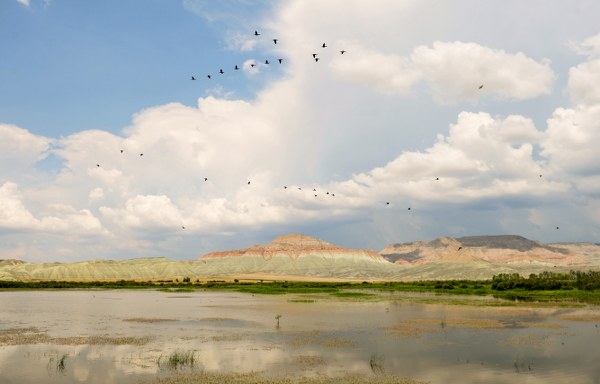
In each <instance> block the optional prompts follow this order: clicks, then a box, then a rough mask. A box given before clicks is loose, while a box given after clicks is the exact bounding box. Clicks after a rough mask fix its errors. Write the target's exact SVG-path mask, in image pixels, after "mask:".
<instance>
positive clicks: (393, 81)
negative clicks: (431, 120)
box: [331, 41, 554, 103]
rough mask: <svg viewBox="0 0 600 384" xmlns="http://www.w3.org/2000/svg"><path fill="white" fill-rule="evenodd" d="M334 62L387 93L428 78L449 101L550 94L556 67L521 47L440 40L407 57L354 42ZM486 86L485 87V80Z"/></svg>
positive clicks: (438, 96) (435, 90) (442, 98)
mask: <svg viewBox="0 0 600 384" xmlns="http://www.w3.org/2000/svg"><path fill="white" fill-rule="evenodd" d="M349 50H350V51H351V52H352V54H350V55H346V56H345V57H344V55H340V56H339V57H337V58H336V59H335V60H334V61H333V62H332V64H331V67H332V69H333V71H334V72H336V73H337V74H338V75H340V76H343V77H345V78H347V79H350V80H352V81H357V82H361V83H362V84H365V85H369V86H371V87H374V88H376V89H378V90H380V91H383V92H387V93H408V92H410V91H411V90H412V89H413V88H414V86H415V84H417V83H418V82H419V81H424V82H426V83H427V84H428V85H429V87H430V88H431V90H432V92H433V94H434V97H435V98H436V99H437V100H439V101H442V102H445V103H452V102H456V101H461V100H473V99H476V98H478V97H480V96H481V95H493V96H495V97H498V98H501V99H509V100H524V99H530V98H533V97H537V96H539V95H542V94H548V93H550V91H551V88H552V82H553V80H554V73H553V71H552V69H551V68H550V65H549V62H548V61H543V62H541V63H539V62H536V61H535V60H533V59H531V58H528V57H527V56H525V54H523V53H522V52H518V53H515V54H510V53H507V52H505V51H504V50H494V49H491V48H488V47H485V46H482V45H479V44H476V43H463V42H460V41H456V42H440V41H436V42H434V43H433V44H432V45H431V46H424V45H421V46H418V47H416V48H415V49H414V50H413V52H412V53H411V54H410V55H409V56H408V57H403V56H401V55H396V54H382V53H380V52H376V51H373V50H370V49H366V48H363V47H360V46H356V45H355V46H351V47H350V48H349ZM482 85H483V88H481V89H480V86H482Z"/></svg>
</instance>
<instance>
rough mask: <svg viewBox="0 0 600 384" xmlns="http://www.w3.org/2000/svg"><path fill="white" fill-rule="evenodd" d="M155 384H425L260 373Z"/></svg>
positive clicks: (185, 377) (400, 379)
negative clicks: (278, 375) (275, 375)
mask: <svg viewBox="0 0 600 384" xmlns="http://www.w3.org/2000/svg"><path fill="white" fill-rule="evenodd" d="M152 383H153V384H208V383H210V384H213V383H214V384H216V383H219V384H220V383H223V384H425V383H426V382H423V381H416V380H413V379H409V378H404V377H401V376H396V375H376V376H362V375H345V376H338V377H328V376H318V377H273V376H271V377H269V376H265V375H263V374H261V373H258V372H251V373H213V372H194V373H192V374H188V375H173V376H170V377H164V378H159V379H157V380H156V381H154V382H152Z"/></svg>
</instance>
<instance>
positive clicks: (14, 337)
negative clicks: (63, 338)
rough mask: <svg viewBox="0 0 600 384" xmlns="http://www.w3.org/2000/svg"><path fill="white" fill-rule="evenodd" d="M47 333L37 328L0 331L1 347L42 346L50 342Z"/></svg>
mask: <svg viewBox="0 0 600 384" xmlns="http://www.w3.org/2000/svg"><path fill="white" fill-rule="evenodd" d="M50 340H51V338H50V336H48V334H47V333H46V332H42V331H40V330H39V329H38V328H35V327H27V328H8V329H2V330H0V345H22V344H41V343H48V342H50Z"/></svg>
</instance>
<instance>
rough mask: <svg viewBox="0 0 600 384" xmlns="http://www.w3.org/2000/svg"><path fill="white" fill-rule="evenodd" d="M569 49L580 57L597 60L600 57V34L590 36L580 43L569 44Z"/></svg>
mask: <svg viewBox="0 0 600 384" xmlns="http://www.w3.org/2000/svg"><path fill="white" fill-rule="evenodd" d="M571 47H572V48H573V50H575V52H577V53H579V54H580V55H585V56H589V57H592V58H597V57H598V56H600V33H598V34H597V35H594V36H590V37H588V38H586V39H584V40H583V41H582V42H571Z"/></svg>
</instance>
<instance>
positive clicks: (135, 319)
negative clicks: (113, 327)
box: [123, 317, 177, 323]
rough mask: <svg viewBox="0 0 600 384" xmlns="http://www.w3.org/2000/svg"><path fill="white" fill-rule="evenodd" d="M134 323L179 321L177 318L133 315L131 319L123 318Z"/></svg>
mask: <svg viewBox="0 0 600 384" xmlns="http://www.w3.org/2000/svg"><path fill="white" fill-rule="evenodd" d="M123 321H128V322H132V323H168V322H173V321H177V320H176V319H160V318H147V317H132V318H130V319H123Z"/></svg>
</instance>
